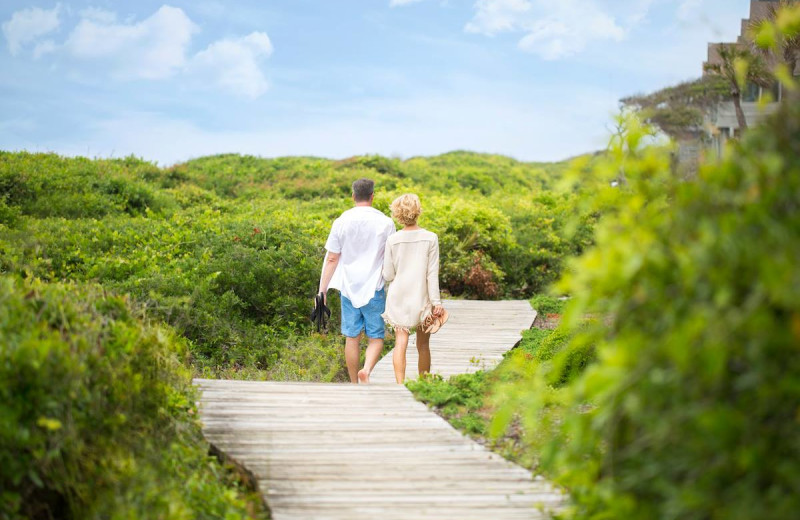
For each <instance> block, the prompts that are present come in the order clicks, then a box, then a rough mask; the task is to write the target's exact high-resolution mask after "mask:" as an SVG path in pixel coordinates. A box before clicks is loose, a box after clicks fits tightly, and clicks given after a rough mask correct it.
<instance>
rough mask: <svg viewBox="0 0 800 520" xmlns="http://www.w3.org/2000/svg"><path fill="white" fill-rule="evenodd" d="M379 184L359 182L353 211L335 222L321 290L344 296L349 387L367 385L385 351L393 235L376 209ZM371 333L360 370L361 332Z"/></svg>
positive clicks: (391, 226)
mask: <svg viewBox="0 0 800 520" xmlns="http://www.w3.org/2000/svg"><path fill="white" fill-rule="evenodd" d="M374 189H375V183H374V182H373V181H371V180H369V179H359V180H357V181H355V182H354V183H353V202H355V207H353V208H351V209H349V210H347V211H345V212H344V213H342V215H341V216H340V217H339V218H337V219H336V220H335V221H334V222H333V226H332V227H331V232H330V235H328V241H327V242H326V243H325V249H327V251H328V252H327V254H326V255H325V262H324V264H323V266H322V277H321V279H320V283H319V291H320V292H321V293H322V294H323V295H325V301H326V302H327V293H328V289H339V291H341V293H342V334H343V335H344V336H345V337H346V338H347V340H346V341H345V347H344V355H345V361H346V362H347V373H348V374H349V376H350V382H351V383H369V376H370V374H371V373H372V369H373V367H374V366H375V363H377V362H378V359H379V358H380V355H381V351H383V339H384V336H385V334H386V327H385V325H384V323H383V318H382V317H381V314H383V311H384V307H385V306H386V291H385V290H384V283H383V272H382V271H383V252H384V249H385V247H386V239H387V238H389V236H390V235H391V234H392V233H394V232H395V227H394V222H393V221H392V219H390V218H389V217H387V216H386V215H384V214H383V213H381V212H380V211H378V210H377V209H375V208H373V207H372V199H373V197H374ZM362 332H365V333H366V335H367V352H366V356H365V360H364V368H363V369H361V370H358V361H359V357H360V356H359V354H360V352H361V351H360V349H359V343H360V340H361V334H362Z"/></svg>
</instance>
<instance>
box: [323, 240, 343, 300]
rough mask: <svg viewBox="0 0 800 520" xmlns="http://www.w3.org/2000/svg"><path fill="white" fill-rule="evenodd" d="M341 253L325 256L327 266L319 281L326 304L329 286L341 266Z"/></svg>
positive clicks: (325, 265)
mask: <svg viewBox="0 0 800 520" xmlns="http://www.w3.org/2000/svg"><path fill="white" fill-rule="evenodd" d="M340 256H342V255H341V253H331V252H330V251H328V254H327V255H325V264H324V265H323V266H322V277H321V278H320V281H319V292H321V293H322V294H323V295H325V303H326V304H327V303H328V284H330V283H331V278H333V273H334V272H335V271H336V266H337V265H339V257H340Z"/></svg>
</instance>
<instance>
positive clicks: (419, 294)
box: [382, 229, 442, 330]
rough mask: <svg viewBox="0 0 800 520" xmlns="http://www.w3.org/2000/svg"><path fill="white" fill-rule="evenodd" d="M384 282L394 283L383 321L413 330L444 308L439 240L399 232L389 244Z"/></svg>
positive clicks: (425, 234)
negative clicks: (436, 307) (435, 308)
mask: <svg viewBox="0 0 800 520" xmlns="http://www.w3.org/2000/svg"><path fill="white" fill-rule="evenodd" d="M383 278H384V280H386V281H387V282H390V284H389V289H388V292H387V295H386V312H384V313H383V314H382V316H383V320H384V321H385V322H386V323H388V324H389V325H391V326H392V327H394V328H396V329H398V328H399V329H403V330H410V329H411V328H413V327H416V326H418V325H419V324H420V323H421V322H422V321H423V320H424V319H425V317H426V316H427V315H428V314H430V312H431V307H432V306H434V305H441V304H442V300H441V296H440V295H439V237H437V236H436V233H432V232H430V231H428V230H425V229H417V230H414V231H398V232H397V233H395V234H393V235H391V236H390V237H389V238H388V239H387V240H386V252H385V253H384V257H383Z"/></svg>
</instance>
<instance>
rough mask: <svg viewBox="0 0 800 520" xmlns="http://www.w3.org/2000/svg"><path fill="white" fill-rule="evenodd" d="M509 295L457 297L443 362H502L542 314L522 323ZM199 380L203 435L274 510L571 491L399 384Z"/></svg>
mask: <svg viewBox="0 0 800 520" xmlns="http://www.w3.org/2000/svg"><path fill="white" fill-rule="evenodd" d="M502 305H508V307H509V308H511V305H510V303H509V302H448V304H447V307H448V309H449V310H450V311H451V319H450V322H448V324H447V325H446V327H447V328H448V329H451V330H450V331H449V332H448V333H447V334H445V329H444V328H443V329H442V331H441V332H440V333H437V334H436V335H435V336H434V341H433V342H432V352H433V359H434V361H433V366H434V371H436V368H437V366H440V367H441V369H442V370H441V371H442V373H443V374H445V373H447V374H449V373H452V372H450V371H451V370H453V371H454V370H457V369H458V368H457V367H458V366H462V367H463V371H469V370H474V369H475V367H474V366H473V364H471V363H469V359H470V358H471V357H474V356H485V360H486V362H487V363H493V362H496V361H497V360H496V359H495V358H496V356H497V354H498V351H496V349H499V343H500V338H501V337H503V334H505V335H507V337H508V339H507V342H506V347H505V348H506V349H508V348H510V347H511V346H512V345H513V344H514V343H515V342H516V339H518V337H519V331H520V330H521V329H522V328H526V327H529V326H530V324H531V323H532V322H533V317H532V314H533V313H532V311H529V312H530V314H531V315H530V316H529V318H530V320H529V321H528V322H527V324H525V325H524V326H521V327H520V326H519V324H520V323H521V321H522V318H521V316H519V315H517V313H516V312H505V308H504V307H502ZM517 305H519V304H518V303H517ZM526 305H527V303H526ZM518 308H521V306H519V307H518ZM481 309H483V310H481ZM504 316H506V317H509V319H508V321H507V322H506V320H505V319H504ZM512 316H513V317H514V318H513V320H512V319H511V318H510V317H512ZM462 319H463V320H467V321H462ZM526 319H527V318H526ZM461 323H464V324H465V325H464V326H465V327H466V326H467V325H468V326H469V327H470V328H473V327H474V328H473V334H475V335H474V336H473V337H472V338H471V339H472V340H473V341H470V342H468V343H469V344H470V345H474V347H475V349H474V350H471V349H470V348H469V347H468V346H466V345H465V344H462V343H457V341H461V340H462V339H463V338H464V337H465V336H463V335H462V334H461V333H459V332H457V331H456V330H455V329H457V328H458V327H459V326H461V325H460V324H461ZM481 323H482V324H483V325H481ZM517 327H520V328H519V329H518V330H516V336H515V335H514V333H513V331H514V330H515V329H516V328H517ZM478 330H481V331H482V332H481V334H482V335H484V336H485V337H486V338H487V342H486V345H488V347H486V348H485V349H484V344H483V343H482V342H480V341H476V339H477V338H478V332H477V331H478ZM495 334H496V336H495ZM448 338H449V339H448ZM467 339H469V337H467ZM436 340H439V341H438V342H437V341H436ZM451 341H453V342H456V343H451ZM448 349H450V350H448ZM412 350H413V349H412V348H410V349H409V353H411V351H412ZM457 352H458V353H459V354H458V355H456V353H457ZM445 353H448V355H447V356H446V355H445ZM451 354H452V355H451ZM437 356H439V361H440V362H441V363H442V364H441V365H437ZM462 358H464V359H466V361H464V362H462V361H459V359H462ZM388 361H389V366H390V365H391V360H388ZM409 361H410V360H409ZM382 363H385V361H382ZM414 363H416V362H414ZM409 364H411V363H409ZM445 367H446V368H445ZM390 368H391V366H390ZM445 370H447V372H445ZM196 384H197V385H198V386H199V387H200V389H201V391H202V398H201V403H200V404H201V417H202V421H203V432H204V434H205V436H206V438H207V439H208V440H209V441H210V442H211V443H212V444H214V445H215V446H216V447H217V448H219V449H220V450H222V451H223V452H224V453H226V454H227V455H228V456H230V457H232V458H233V459H236V460H237V461H238V462H240V463H242V464H244V465H245V466H246V467H247V468H248V469H249V470H250V471H252V472H253V473H254V474H255V475H256V479H257V481H258V483H259V488H260V490H261V492H262V493H263V494H264V497H265V499H266V501H267V504H268V505H269V507H270V509H271V511H272V516H273V518H275V519H276V520H282V519H309V520H311V519H315V520H323V519H331V520H334V519H335V520H339V519H341V520H344V519H347V520H356V519H377V518H380V519H381V520H383V519H406V520H414V519H423V518H426V519H428V518H429V519H433V518H438V519H456V518H458V519H481V520H486V519H498V520H502V519H522V518H545V517H546V515H545V514H544V513H543V512H542V509H545V510H546V509H553V508H557V507H558V505H559V504H560V503H561V500H562V496H561V494H560V493H558V492H557V491H555V490H554V489H553V488H552V487H551V486H550V485H549V484H548V483H547V482H545V481H544V480H541V479H538V478H534V477H533V476H532V475H531V473H530V472H528V471H527V470H525V469H524V468H521V467H519V466H517V465H515V464H512V463H510V462H508V461H506V460H505V459H503V458H502V457H500V456H498V455H495V454H493V453H491V452H490V451H488V450H486V449H485V448H483V447H482V446H480V445H478V444H476V443H475V442H473V441H472V440H470V439H468V438H467V437H464V436H463V435H461V434H460V433H459V432H458V431H456V430H455V429H453V428H452V427H451V426H450V425H449V424H448V423H447V422H446V421H445V420H443V419H442V418H440V417H439V416H438V415H436V414H435V413H433V412H432V411H430V410H428V409H427V407H426V406H425V405H423V404H421V403H419V402H417V401H416V400H415V399H414V397H413V396H412V395H411V393H410V392H409V391H408V390H407V389H406V388H405V387H404V386H402V385H397V384H394V383H373V384H370V385H350V384H314V383H278V382H254V381H223V380H202V379H201V380H196Z"/></svg>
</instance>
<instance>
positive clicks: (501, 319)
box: [370, 300, 536, 383]
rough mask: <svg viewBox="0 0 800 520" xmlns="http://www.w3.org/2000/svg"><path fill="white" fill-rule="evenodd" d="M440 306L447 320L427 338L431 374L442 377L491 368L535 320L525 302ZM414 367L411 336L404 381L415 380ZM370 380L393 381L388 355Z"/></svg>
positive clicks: (450, 302)
mask: <svg viewBox="0 0 800 520" xmlns="http://www.w3.org/2000/svg"><path fill="white" fill-rule="evenodd" d="M444 306H445V307H446V308H447V310H448V312H449V313H450V319H449V320H448V322H447V323H446V324H445V325H444V326H443V327H442V328H441V329H440V330H439V332H437V333H436V334H434V335H432V336H431V345H430V349H431V372H433V373H434V374H441V375H442V376H443V377H450V376H452V375H455V374H463V373H472V372H476V371H478V370H484V369H490V368H492V367H494V366H495V365H496V364H497V363H499V362H500V361H501V360H502V358H503V353H505V352H506V351H508V349H510V348H511V347H512V346H514V344H515V343H516V342H517V341H519V340H520V339H521V338H522V331H523V330H526V329H529V328H530V327H531V325H533V321H534V320H535V319H536V311H534V310H533V309H532V308H531V306H530V304H529V303H528V302H527V301H499V302H485V301H481V302H475V301H468V300H446V301H445V302H444ZM476 361H477V362H476ZM417 363H418V356H417V348H416V338H415V337H414V336H412V337H411V340H410V341H409V345H408V349H407V352H406V379H414V378H416V377H417V373H418V368H417ZM370 380H371V382H380V383H391V382H393V381H394V380H395V378H394V369H393V367H392V356H391V355H386V356H384V357H383V358H382V359H381V360H380V361H379V362H378V364H377V366H376V367H375V370H374V371H373V374H372V376H371V378H370Z"/></svg>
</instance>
